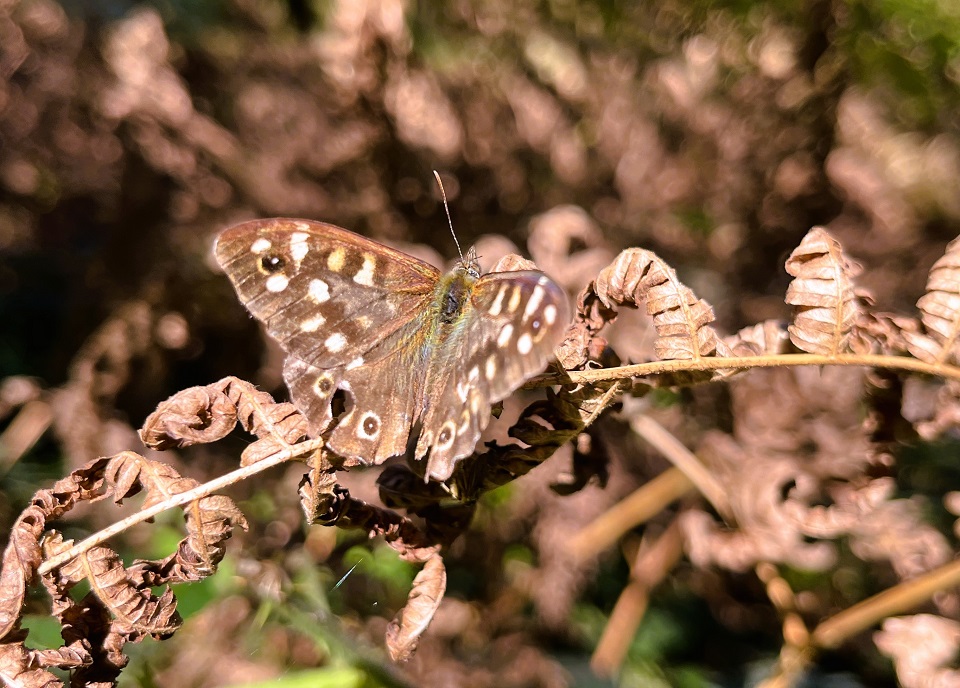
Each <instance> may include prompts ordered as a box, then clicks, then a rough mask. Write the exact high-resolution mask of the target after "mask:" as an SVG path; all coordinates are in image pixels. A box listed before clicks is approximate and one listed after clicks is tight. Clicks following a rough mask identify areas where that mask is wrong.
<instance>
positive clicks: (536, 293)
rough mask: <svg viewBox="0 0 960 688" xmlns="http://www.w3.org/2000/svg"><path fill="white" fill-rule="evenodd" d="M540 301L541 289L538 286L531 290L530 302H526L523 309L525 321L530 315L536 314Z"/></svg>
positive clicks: (541, 299) (541, 296) (541, 298)
mask: <svg viewBox="0 0 960 688" xmlns="http://www.w3.org/2000/svg"><path fill="white" fill-rule="evenodd" d="M542 301H543V287H541V286H540V285H539V284H538V285H537V286H536V287H534V288H533V293H532V294H531V295H530V300H529V301H527V307H526V308H524V309H523V319H524V320H527V319H528V318H529V317H530V316H531V315H533V314H534V313H536V312H537V309H538V308H539V307H540V304H541V302H542Z"/></svg>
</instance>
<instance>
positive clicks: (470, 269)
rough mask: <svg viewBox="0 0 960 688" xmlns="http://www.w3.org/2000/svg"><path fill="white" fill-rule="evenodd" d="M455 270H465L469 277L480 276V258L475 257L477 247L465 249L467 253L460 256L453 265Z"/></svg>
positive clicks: (475, 277)
mask: <svg viewBox="0 0 960 688" xmlns="http://www.w3.org/2000/svg"><path fill="white" fill-rule="evenodd" d="M454 271H456V272H465V273H466V274H467V275H468V276H469V277H472V278H473V279H477V278H478V277H480V260H479V259H478V258H477V249H475V248H474V247H473V246H471V247H470V250H469V251H467V255H465V256H460V260H459V262H458V263H457V265H456V267H454Z"/></svg>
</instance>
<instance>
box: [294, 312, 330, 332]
mask: <svg viewBox="0 0 960 688" xmlns="http://www.w3.org/2000/svg"><path fill="white" fill-rule="evenodd" d="M325 322H327V319H326V318H324V317H323V316H322V315H315V316H313V317H312V318H307V319H306V320H304V321H303V322H302V323H300V329H301V330H303V331H304V332H316V331H317V330H319V329H320V328H321V327H322V326H323V323H325Z"/></svg>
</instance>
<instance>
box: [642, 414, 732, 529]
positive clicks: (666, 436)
mask: <svg viewBox="0 0 960 688" xmlns="http://www.w3.org/2000/svg"><path fill="white" fill-rule="evenodd" d="M630 427H631V429H633V431H634V432H635V433H637V434H638V435H640V437H642V438H643V439H645V440H646V441H647V442H649V443H650V444H651V445H653V448H654V449H656V450H657V451H658V452H660V453H661V454H663V456H664V457H665V458H666V459H667V460H668V461H669V462H670V463H672V464H673V465H674V466H676V467H677V468H679V469H680V470H681V471H683V474H684V475H685V476H687V478H688V479H689V480H690V482H691V483H693V484H694V485H695V486H696V488H697V489H698V490H699V491H700V494H702V495H703V496H704V497H705V498H706V500H707V501H708V502H710V504H712V505H713V508H714V509H716V510H717V513H718V514H720V515H721V516H723V518H724V519H726V520H727V521H728V522H729V523H733V513H732V511H731V509H730V502H729V501H728V500H727V495H726V494H725V493H724V491H723V485H721V484H720V483H719V482H718V481H717V479H716V478H714V477H713V474H712V473H710V471H708V470H707V469H706V467H704V465H703V464H702V463H700V459H698V458H697V457H696V455H695V454H694V453H693V452H692V451H690V450H689V449H687V448H686V447H685V446H684V445H683V443H682V442H680V440H678V439H677V438H676V437H674V436H673V434H672V433H670V432H668V431H667V429H666V428H664V427H663V426H662V425H660V424H659V423H658V422H657V421H655V420H654V419H653V418H651V417H650V416H648V415H646V414H645V413H644V414H640V415H637V416H634V417H633V418H631V419H630Z"/></svg>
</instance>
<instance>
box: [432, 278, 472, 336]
mask: <svg viewBox="0 0 960 688" xmlns="http://www.w3.org/2000/svg"><path fill="white" fill-rule="evenodd" d="M476 281H477V278H476V277H475V276H473V275H471V274H470V273H469V272H467V271H465V270H462V269H460V268H459V266H458V267H457V268H454V269H453V270H452V271H451V272H449V273H447V274H446V275H444V276H443V278H442V279H441V280H440V281H439V282H438V283H437V290H436V292H435V294H436V297H437V298H436V302H435V303H437V304H439V306H440V322H441V323H443V324H447V325H449V324H452V323H454V322H455V321H456V320H457V318H459V317H460V314H461V313H462V312H463V307H464V304H466V302H467V299H469V298H470V292H471V291H472V290H473V283H474V282H476Z"/></svg>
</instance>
